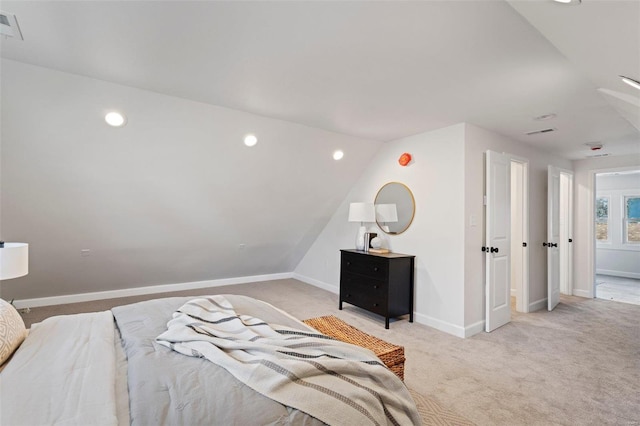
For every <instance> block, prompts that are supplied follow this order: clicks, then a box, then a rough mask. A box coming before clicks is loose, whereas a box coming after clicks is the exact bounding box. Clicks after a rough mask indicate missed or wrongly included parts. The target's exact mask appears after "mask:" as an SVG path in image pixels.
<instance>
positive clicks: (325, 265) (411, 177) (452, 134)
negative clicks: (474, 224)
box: [295, 124, 479, 336]
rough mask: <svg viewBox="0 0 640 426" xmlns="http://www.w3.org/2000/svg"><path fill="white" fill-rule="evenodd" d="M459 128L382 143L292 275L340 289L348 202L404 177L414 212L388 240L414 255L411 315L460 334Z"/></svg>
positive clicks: (348, 239) (349, 227)
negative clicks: (406, 158)
mask: <svg viewBox="0 0 640 426" xmlns="http://www.w3.org/2000/svg"><path fill="white" fill-rule="evenodd" d="M464 128H465V126H464V125H463V124H459V125H455V126H451V127H447V128H444V129H440V130H437V131H433V132H428V133H423V134H419V135H415V136H412V137H408V138H404V139H400V140H396V141H393V142H388V143H385V144H384V145H383V147H382V148H381V150H380V152H379V153H378V155H377V156H376V157H375V158H374V159H373V161H372V162H371V164H369V166H368V167H367V168H366V170H365V171H364V173H363V174H362V176H361V177H360V179H359V180H358V182H357V183H356V184H355V185H354V186H353V188H352V189H351V191H350V192H349V194H348V196H347V197H346V198H345V199H344V200H343V201H342V203H341V205H340V207H339V208H338V210H337V211H336V212H335V214H334V215H333V217H332V218H331V220H330V221H329V223H328V224H327V226H326V227H325V229H324V230H323V231H322V233H321V234H320V236H319V237H318V239H317V240H316V241H315V242H314V243H313V245H312V246H311V248H310V250H309V251H308V252H307V254H306V255H305V257H304V258H303V259H302V261H301V262H300V264H299V265H298V267H297V268H296V270H295V272H296V276H297V277H299V278H300V279H302V280H304V281H307V282H311V283H313V284H316V285H319V286H322V287H324V288H327V289H330V290H332V291H334V292H338V289H339V282H340V253H339V250H340V249H342V248H353V247H354V240H355V235H356V231H357V227H358V224H356V223H349V222H347V212H348V206H349V203H351V202H356V201H369V202H373V200H374V198H375V196H376V193H377V191H378V190H379V189H380V188H381V187H382V186H383V185H384V184H385V183H387V182H391V181H398V182H402V183H404V184H406V185H407V186H408V187H409V188H410V189H411V191H412V192H413V195H414V198H415V202H416V214H415V218H414V221H413V223H412V224H411V226H410V227H409V229H408V230H407V231H406V232H404V233H403V234H401V235H394V236H387V239H388V244H389V245H390V247H391V249H392V250H393V251H395V252H398V253H407V254H413V255H415V256H416V271H415V279H416V282H415V313H416V316H415V320H416V321H418V322H421V323H424V324H427V325H430V326H432V327H435V328H437V329H440V330H443V331H446V332H448V333H451V334H455V335H459V336H463V335H464V327H463V321H464V317H463V314H464V304H463V296H464V294H463V292H464V270H463V268H462V265H463V264H464V174H465V171H464ZM403 152H409V153H410V154H411V155H412V156H413V161H412V163H411V164H410V165H409V166H407V167H401V166H400V165H399V164H398V158H399V157H400V155H401V154H402V153H403ZM374 228H376V229H377V227H376V226H375V224H374V225H372V226H371V229H374ZM478 247H479V246H478Z"/></svg>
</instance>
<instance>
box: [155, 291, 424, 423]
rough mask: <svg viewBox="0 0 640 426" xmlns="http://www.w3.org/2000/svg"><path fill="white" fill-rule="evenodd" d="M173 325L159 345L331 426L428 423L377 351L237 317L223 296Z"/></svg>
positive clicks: (200, 302) (191, 307)
mask: <svg viewBox="0 0 640 426" xmlns="http://www.w3.org/2000/svg"><path fill="white" fill-rule="evenodd" d="M167 327H168V329H167V331H166V332H164V333H162V334H161V335H160V336H158V337H157V339H156V341H157V342H158V343H160V344H162V345H165V346H168V347H170V348H171V349H172V350H174V351H177V352H179V353H181V354H184V355H188V356H193V357H200V358H206V359H208V360H209V361H211V362H213V363H215V364H217V365H219V366H221V367H223V368H224V369H226V370H227V371H228V372H229V373H231V374H232V375H233V376H234V377H236V378H237V379H238V380H240V381H241V382H243V383H245V384H246V385H247V386H249V387H251V388H252V389H254V390H255V391H257V392H259V393H261V394H263V395H265V396H267V397H269V398H271V399H273V400H275V401H278V402H279V403H281V404H283V405H286V406H288V407H292V408H296V409H298V410H300V411H303V412H305V413H307V414H309V415H311V416H313V417H316V418H317V419H319V420H321V421H323V422H324V423H327V424H329V425H368V424H371V425H411V424H413V425H418V424H420V422H421V420H420V416H419V414H418V412H417V410H416V407H415V403H414V402H413V400H412V399H411V396H410V395H409V392H408V390H407V388H406V387H405V385H404V384H403V383H402V381H401V380H400V379H399V378H398V377H397V376H396V375H395V374H393V373H392V372H391V371H390V370H388V369H387V368H386V366H385V365H384V364H382V363H381V362H380V360H379V359H378V358H376V356H375V355H374V354H373V353H372V352H371V351H369V350H367V349H364V348H360V347H358V346H354V345H350V344H347V343H343V342H340V341H337V340H333V339H330V338H328V337H326V336H324V335H321V334H316V333H315V332H313V331H310V329H309V328H306V326H305V325H304V324H303V323H301V327H300V329H295V328H291V327H285V326H279V325H275V324H267V323H265V322H264V321H262V320H260V319H258V318H254V317H251V316H248V315H238V314H237V313H236V312H235V310H234V308H233V306H231V304H230V303H229V302H228V300H227V299H226V298H225V297H224V296H221V295H216V296H211V297H206V298H200V299H194V300H191V301H189V302H188V303H186V304H184V305H183V306H182V307H181V308H180V309H179V310H178V311H177V312H175V313H174V314H173V319H172V320H170V321H169V323H168V324H167ZM303 330H307V331H303ZM230 409H237V410H243V409H245V410H246V409H250V407H230ZM259 420H260V419H256V421H259Z"/></svg>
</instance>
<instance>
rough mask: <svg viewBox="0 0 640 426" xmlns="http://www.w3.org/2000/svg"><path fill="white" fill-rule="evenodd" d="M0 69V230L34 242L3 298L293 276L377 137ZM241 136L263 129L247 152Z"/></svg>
mask: <svg viewBox="0 0 640 426" xmlns="http://www.w3.org/2000/svg"><path fill="white" fill-rule="evenodd" d="M1 67H2V69H1V71H2V73H1V76H0V78H1V90H2V115H1V119H2V133H1V141H2V145H1V147H0V156H1V160H0V165H1V170H0V178H1V181H0V182H1V186H0V190H1V197H0V219H1V220H0V231H1V234H0V235H1V236H2V238H3V239H4V240H6V241H24V242H28V243H29V244H30V273H29V275H27V276H26V277H24V278H18V279H15V280H11V281H6V282H3V283H2V294H3V297H5V298H14V297H15V298H18V299H23V298H38V297H44V296H56V295H65V294H76V293H86V292H95V291H105V290H117V289H127V288H131V287H141V286H151V285H157V284H173V283H185V282H192V281H202V280H213V279H222V278H227V277H244V276H253V275H263V274H273V273H282V272H291V271H293V269H294V267H295V266H296V265H297V264H298V262H299V260H300V259H301V258H302V256H303V255H304V253H306V251H307V248H308V247H309V246H310V245H311V243H313V241H315V239H316V236H317V235H318V233H319V232H320V231H321V230H322V229H323V228H324V226H325V225H326V223H327V221H328V220H329V218H330V217H331V215H332V214H334V212H335V211H336V209H337V208H338V206H339V205H340V202H342V201H343V200H344V198H345V196H346V194H347V193H348V191H349V190H350V189H351V188H352V186H353V183H354V182H355V181H356V180H357V178H358V177H359V176H360V175H361V174H362V172H363V170H365V167H368V165H369V163H370V161H371V159H372V158H373V156H374V155H375V153H376V152H377V151H378V149H379V147H380V146H381V143H380V142H376V141H371V140H363V139H359V138H354V137H349V136H345V135H340V134H336V133H331V132H328V131H324V130H320V129H315V128H310V127H306V126H302V125H298V124H294V123H290V122H285V121H279V120H273V119H269V118H265V117H260V116H256V115H252V114H247V113H243V112H240V111H235V110H231V109H227V108H221V107H217V106H212V105H207V104H202V103H198V102H192V101H187V100H184V99H180V98H175V97H171V96H166V95H161V94H158V93H153V92H149V91H144V90H138V89H134V88H130V87H125V86H121V85H118V84H112V83H107V82H104V81H99V80H95V79H90V78H85V77H81V76H77V75H72V74H68V73H63V72H59V71H54V70H50V69H45V68H40V67H35V66H31V65H26V64H23V63H19V62H15V61H10V60H3V61H2V62H1ZM111 108H115V109H121V110H122V111H124V112H125V113H126V115H127V116H128V120H129V122H128V124H127V125H126V126H125V127H123V128H119V129H116V128H111V127H108V126H107V125H106V124H105V123H104V114H105V112H106V111H107V110H108V109H111ZM249 132H254V133H255V134H256V135H257V136H258V138H259V142H258V145H257V146H255V147H254V148H251V149H250V148H247V147H245V146H244V145H243V143H242V139H243V136H244V135H245V134H246V133H249ZM335 149H343V150H344V152H345V157H344V159H343V160H341V161H339V162H336V161H334V160H333V159H332V158H331V154H332V152H333V151H334V150H335ZM239 244H246V247H245V249H244V250H239ZM81 249H90V250H91V255H90V256H88V257H82V256H81V255H80V250H81Z"/></svg>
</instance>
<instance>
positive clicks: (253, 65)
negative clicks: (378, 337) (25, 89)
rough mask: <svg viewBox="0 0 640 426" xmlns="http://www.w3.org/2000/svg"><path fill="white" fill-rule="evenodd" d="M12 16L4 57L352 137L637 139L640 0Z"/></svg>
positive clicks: (101, 9)
mask: <svg viewBox="0 0 640 426" xmlns="http://www.w3.org/2000/svg"><path fill="white" fill-rule="evenodd" d="M1 7H2V10H3V12H10V13H15V14H16V15H17V18H18V22H19V24H20V27H21V30H22V33H23V35H24V41H18V40H15V39H3V40H2V41H1V45H0V47H1V55H2V57H4V58H8V59H13V60H17V61H21V62H25V63H29V64H34V65H39V66H43V67H48V68H53V69H57V70H61V71H66V72H69V73H73V74H79V75H84V76H89V77H93V78H98V79H102V80H106V81H110V82H115V83H120V84H123V85H126V86H132V87H137V88H142V89H147V90H151V91H155V92H160V93H164V94H169V95H173V96H177V97H181V98H187V99H191V100H196V101H200V102H205V103H209V104H214V105H220V106H225V107H230V108H234V109H238V110H242V111H246V112H251V113H255V114H259V115H263V116H267V117H273V118H278V119H283V120H288V121H292V122H297V123H301V124H305V125H309V126H314V127H318V128H322V129H326V130H331V131H334V132H339V133H343V134H347V135H352V136H358V137H363V138H368V139H374V140H379V141H389V140H393V139H397V138H400V137H404V136H408V135H412V134H416V133H420V132H424V131H428V130H432V129H436V128H440V127H444V126H447V125H451V124H454V123H458V122H463V121H464V122H471V123H473V124H476V125H479V126H482V127H485V128H488V129H490V130H493V131H495V132H498V133H501V134H504V135H506V136H509V137H511V138H513V139H516V140H519V141H523V142H526V143H530V144H532V145H535V146H538V147H540V148H541V149H545V150H548V151H552V152H555V153H557V154H558V155H561V156H564V157H567V158H583V157H585V156H588V155H591V152H590V151H589V149H588V148H587V146H586V145H585V144H586V143H593V142H598V143H602V144H603V145H604V149H603V150H601V151H600V153H606V154H610V155H624V154H627V153H630V152H638V150H639V146H640V92H639V91H637V90H635V89H633V88H631V87H629V86H626V85H625V84H624V83H622V82H621V81H620V79H619V78H618V75H619V74H624V75H628V76H629V77H631V78H635V79H636V80H640V19H639V18H640V2H637V1H616V0H611V1H591V0H583V1H582V3H581V4H577V5H576V4H569V5H567V4H560V3H556V2H553V1H551V0H540V1H526V2H525V1H513V2H505V1H426V2H394V1H390V2H329V1H327V2H324V1H318V2H245V1H237V2H213V1H211V2H188V1H156V2H149V1H127V2H121V1H90V2H85V1H68V2H64V1H55V2H54V1H44V2H39V1H29V2H25V1H3V2H2V6H1ZM548 114H555V118H551V119H548V120H535V119H534V118H535V117H539V116H543V115H548ZM547 128H553V129H555V131H553V132H549V133H544V134H539V135H533V136H527V135H526V133H528V132H531V131H536V130H542V129H547Z"/></svg>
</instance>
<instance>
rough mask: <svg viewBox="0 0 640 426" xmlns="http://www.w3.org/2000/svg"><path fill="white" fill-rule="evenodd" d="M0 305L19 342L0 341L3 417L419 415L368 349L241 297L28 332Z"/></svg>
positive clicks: (171, 420) (301, 419) (170, 303)
mask: <svg viewBox="0 0 640 426" xmlns="http://www.w3.org/2000/svg"><path fill="white" fill-rule="evenodd" d="M2 302H3V301H2ZM7 305H8V304H7V303H6V302H4V303H3V305H2V306H0V314H2V317H3V319H2V323H0V337H2V338H3V339H4V338H5V337H7V336H9V335H13V339H14V342H13V343H12V344H15V341H19V342H18V343H17V344H15V346H16V347H17V350H15V349H16V348H13V349H9V350H5V349H4V348H0V349H1V350H2V352H1V353H0V355H2V356H3V357H4V358H8V357H7V356H6V352H7V351H9V352H14V353H13V355H12V356H11V357H10V359H8V361H6V362H4V364H3V369H2V371H1V372H0V424H2V425H20V424H25V425H36V424H59V425H72V424H76V425H117V424H120V425H124V424H131V425H161V424H167V425H200V424H214V425H254V424H261V425H305V426H307V425H308V426H315V425H321V424H336V425H342V424H344V425H353V424H373V425H387V424H399V425H407V424H420V417H419V415H418V413H417V410H416V407H415V404H414V402H413V400H412V399H411V396H410V395H409V392H408V390H407V388H406V387H405V385H404V384H403V383H402V381H401V380H400V379H399V378H398V377H397V376H396V375H395V374H394V373H393V372H391V371H390V370H388V369H387V368H386V367H385V366H384V364H382V363H381V362H380V360H379V359H377V358H376V357H375V355H373V353H372V352H370V351H368V350H366V349H364V348H359V347H357V346H353V345H348V344H345V343H343V342H339V341H336V340H333V339H330V338H327V337H326V336H323V335H320V334H319V333H318V332H317V331H315V330H314V329H312V328H310V327H308V326H307V325H305V324H304V323H303V322H301V321H299V320H297V319H296V318H294V317H293V316H291V315H289V314H287V313H286V312H284V311H282V310H279V309H277V308H275V307H274V306H272V305H270V304H268V303H266V302H263V301H259V300H256V299H252V298H249V297H246V296H239V295H222V296H221V295H216V296H207V297H202V298H195V299H194V298H192V297H177V298H165V299H155V300H150V301H146V302H140V303H136V304H132V305H126V306H119V307H116V308H113V309H111V310H110V311H104V312H97V313H88V314H77V315H66V316H57V317H52V318H48V319H46V320H45V321H43V322H41V323H39V324H34V325H33V326H32V328H31V330H30V332H29V333H28V336H26V333H23V332H22V331H20V327H19V325H18V326H17V327H13V326H11V323H16V322H18V319H17V318H15V315H17V317H18V318H19V314H17V312H15V310H14V309H13V307H12V306H11V307H10V308H9V307H7ZM8 306H10V305H8ZM12 316H13V317H12ZM11 318H13V320H12V319H11ZM19 322H22V320H21V319H19ZM14 328H15V329H16V330H17V331H16V330H14ZM22 328H24V323H22ZM11 330H14V331H11ZM21 333H22V335H21ZM15 336H18V338H17V339H16V338H15ZM25 336H26V338H25ZM10 339H11V337H10V336H9V340H10ZM22 340H23V341H22ZM9 346H11V345H9ZM18 346H19V347H18ZM4 358H3V359H0V362H2V361H5V359H4Z"/></svg>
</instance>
